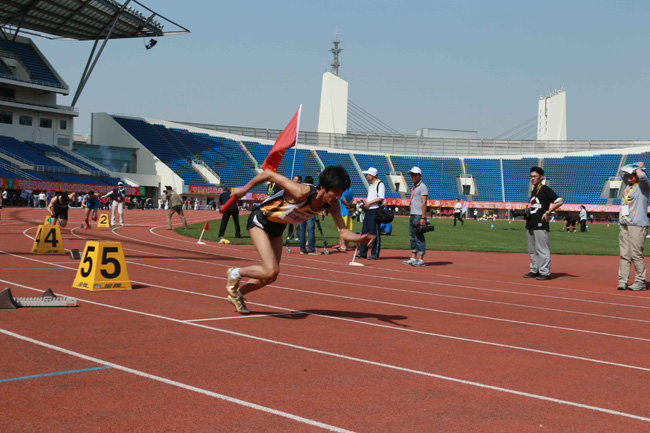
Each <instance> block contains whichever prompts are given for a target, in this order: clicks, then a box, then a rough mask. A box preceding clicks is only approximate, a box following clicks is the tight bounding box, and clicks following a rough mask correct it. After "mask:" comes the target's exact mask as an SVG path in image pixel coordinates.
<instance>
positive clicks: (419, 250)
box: [402, 167, 462, 267]
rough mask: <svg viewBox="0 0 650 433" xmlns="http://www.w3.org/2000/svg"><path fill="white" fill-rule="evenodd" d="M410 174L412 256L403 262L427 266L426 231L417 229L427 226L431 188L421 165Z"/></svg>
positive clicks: (410, 238)
mask: <svg viewBox="0 0 650 433" xmlns="http://www.w3.org/2000/svg"><path fill="white" fill-rule="evenodd" d="M409 174H410V175H411V180H412V181H413V187H412V188H411V200H410V206H409V208H410V212H409V213H410V217H409V240H410V241H411V258H410V259H408V260H406V261H403V262H402V264H403V265H411V266H416V267H421V266H425V264H424V254H425V252H426V241H425V238H424V233H422V232H420V231H418V230H417V229H418V227H419V226H425V225H426V224H427V198H428V197H429V189H428V188H427V186H426V185H425V184H424V182H422V170H420V167H413V168H412V169H411V170H410V171H409ZM461 221H462V220H461ZM454 224H455V221H454Z"/></svg>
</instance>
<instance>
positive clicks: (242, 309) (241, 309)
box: [228, 295, 251, 314]
mask: <svg viewBox="0 0 650 433" xmlns="http://www.w3.org/2000/svg"><path fill="white" fill-rule="evenodd" d="M228 302H230V303H231V304H233V305H234V306H235V308H236V309H237V312H238V313H239V314H250V312H251V310H249V309H248V307H247V306H246V302H245V301H244V297H243V296H242V297H241V298H239V299H237V298H236V297H234V298H233V297H232V296H230V295H229V296H228Z"/></svg>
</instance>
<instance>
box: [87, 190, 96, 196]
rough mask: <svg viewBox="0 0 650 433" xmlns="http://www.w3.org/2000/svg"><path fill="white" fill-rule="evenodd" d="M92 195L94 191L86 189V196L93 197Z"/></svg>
mask: <svg viewBox="0 0 650 433" xmlns="http://www.w3.org/2000/svg"><path fill="white" fill-rule="evenodd" d="M94 195H95V191H93V190H92V189H91V190H90V191H88V197H93V196H94Z"/></svg>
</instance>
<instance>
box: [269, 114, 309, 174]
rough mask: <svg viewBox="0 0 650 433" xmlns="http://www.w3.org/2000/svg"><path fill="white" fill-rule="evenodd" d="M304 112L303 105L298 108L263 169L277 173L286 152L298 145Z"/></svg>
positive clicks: (276, 141) (276, 142)
mask: <svg viewBox="0 0 650 433" xmlns="http://www.w3.org/2000/svg"><path fill="white" fill-rule="evenodd" d="M301 110H302V105H301V106H300V107H298V111H296V114H294V115H293V117H292V118H291V121H290V122H289V124H288V125H287V127H286V128H284V130H283V131H282V132H281V133H280V135H279V136H278V138H277V140H275V144H274V145H273V148H272V149H271V151H270V152H269V154H268V155H267V156H266V159H265V160H264V164H262V169H263V170H266V169H267V168H268V169H271V170H273V171H276V170H277V169H278V166H279V165H280V161H282V155H284V151H285V150H287V149H289V148H290V147H293V146H295V145H296V142H297V141H298V127H299V125H300V111H301Z"/></svg>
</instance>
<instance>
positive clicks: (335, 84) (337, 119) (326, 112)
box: [318, 72, 348, 134]
mask: <svg viewBox="0 0 650 433" xmlns="http://www.w3.org/2000/svg"><path fill="white" fill-rule="evenodd" d="M318 132H324V133H329V134H347V132H348V82H347V81H345V80H343V79H341V78H339V77H337V76H336V75H334V74H332V73H331V72H325V73H324V74H323V85H322V87H321V95H320V114H319V116H318Z"/></svg>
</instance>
